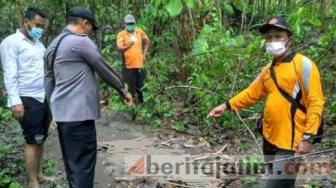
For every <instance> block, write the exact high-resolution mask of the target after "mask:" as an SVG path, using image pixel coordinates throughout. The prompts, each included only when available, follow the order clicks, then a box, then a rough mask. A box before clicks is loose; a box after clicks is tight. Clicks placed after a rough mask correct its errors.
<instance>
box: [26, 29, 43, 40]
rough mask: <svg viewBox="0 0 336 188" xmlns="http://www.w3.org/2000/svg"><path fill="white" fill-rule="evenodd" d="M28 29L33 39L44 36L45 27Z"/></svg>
mask: <svg viewBox="0 0 336 188" xmlns="http://www.w3.org/2000/svg"><path fill="white" fill-rule="evenodd" d="M27 31H28V35H29V36H30V37H31V38H32V39H33V40H38V39H40V38H41V37H42V34H43V29H41V28H38V27H32V28H31V30H30V31H29V30H28V29H27Z"/></svg>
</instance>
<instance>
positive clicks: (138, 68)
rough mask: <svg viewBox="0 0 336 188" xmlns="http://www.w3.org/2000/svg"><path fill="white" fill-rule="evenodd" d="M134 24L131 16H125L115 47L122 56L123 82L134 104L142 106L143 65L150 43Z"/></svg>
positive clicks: (144, 72) (144, 73)
mask: <svg viewBox="0 0 336 188" xmlns="http://www.w3.org/2000/svg"><path fill="white" fill-rule="evenodd" d="M135 23H136V22H135V18H134V16H133V15H126V16H125V18H124V24H125V29H124V30H123V31H121V32H119V33H118V36H117V47H118V50H119V51H120V52H121V53H122V55H123V71H122V75H123V80H125V81H126V83H127V84H128V90H129V92H130V93H131V94H132V96H133V97H134V98H135V99H136V102H138V103H140V104H142V103H143V94H142V88H143V85H144V79H145V77H146V70H145V69H144V64H145V60H146V54H147V51H148V47H149V42H150V41H149V38H148V36H147V35H146V33H145V32H144V31H142V30H141V29H136V28H135ZM136 94H137V96H136Z"/></svg>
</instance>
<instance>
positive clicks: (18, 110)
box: [11, 104, 24, 120]
mask: <svg viewBox="0 0 336 188" xmlns="http://www.w3.org/2000/svg"><path fill="white" fill-rule="evenodd" d="M11 110H12V114H13V116H14V117H15V119H17V120H22V119H23V116H24V106H23V105H22V104H17V105H14V106H12V108H11Z"/></svg>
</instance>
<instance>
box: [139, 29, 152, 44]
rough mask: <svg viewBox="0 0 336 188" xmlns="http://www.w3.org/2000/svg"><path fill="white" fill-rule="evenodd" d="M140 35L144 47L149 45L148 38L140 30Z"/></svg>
mask: <svg viewBox="0 0 336 188" xmlns="http://www.w3.org/2000/svg"><path fill="white" fill-rule="evenodd" d="M141 33H142V43H143V44H144V45H148V44H149V43H150V40H149V38H148V36H147V35H146V33H145V32H144V31H142V30H141Z"/></svg>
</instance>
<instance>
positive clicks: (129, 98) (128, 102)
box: [124, 93, 133, 106]
mask: <svg viewBox="0 0 336 188" xmlns="http://www.w3.org/2000/svg"><path fill="white" fill-rule="evenodd" d="M124 103H125V104H126V105H127V106H131V105H132V103H133V99H132V95H131V94H130V93H127V94H126V95H125V96H124Z"/></svg>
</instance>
